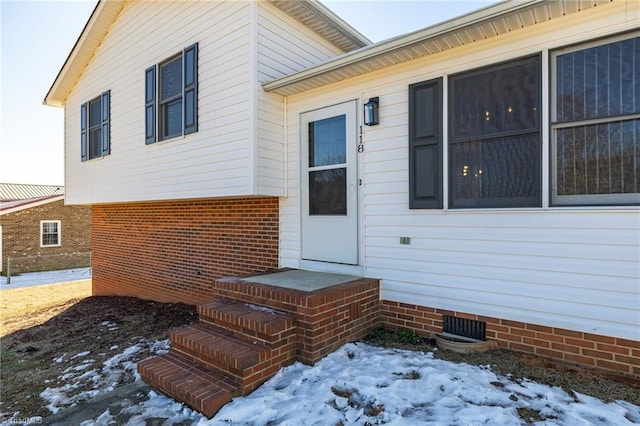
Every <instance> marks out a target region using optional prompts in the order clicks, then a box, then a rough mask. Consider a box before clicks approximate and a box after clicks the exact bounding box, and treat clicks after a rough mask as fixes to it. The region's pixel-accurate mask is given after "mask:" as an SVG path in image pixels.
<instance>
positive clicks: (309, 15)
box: [268, 0, 371, 52]
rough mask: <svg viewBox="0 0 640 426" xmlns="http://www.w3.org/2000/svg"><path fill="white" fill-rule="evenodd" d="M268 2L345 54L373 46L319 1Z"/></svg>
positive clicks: (287, 0)
mask: <svg viewBox="0 0 640 426" xmlns="http://www.w3.org/2000/svg"><path fill="white" fill-rule="evenodd" d="M268 1H269V3H271V4H273V5H274V6H276V7H277V8H278V9H280V10H282V11H283V12H285V13H286V14H287V15H289V16H291V17H293V18H294V19H296V20H298V21H299V22H301V23H302V24H304V25H305V26H307V27H309V28H311V29H312V30H313V31H315V32H316V33H318V34H320V35H321V36H322V37H324V38H325V39H327V40H329V41H330V42H331V43H333V44H334V45H335V46H337V47H338V48H340V49H341V50H342V51H343V52H350V51H352V50H356V49H359V48H361V47H363V46H367V45H370V44H371V40H369V39H368V38H366V37H365V36H364V35H362V34H361V33H360V32H358V31H357V30H356V29H355V28H353V27H352V26H351V25H349V24H348V23H347V22H345V21H344V20H342V18H340V17H339V16H338V15H336V14H335V13H333V12H332V11H331V10H330V9H328V8H327V7H326V6H324V5H323V4H322V3H320V2H319V1H317V0H298V1H292V0H268Z"/></svg>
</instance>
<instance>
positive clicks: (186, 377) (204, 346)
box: [138, 299, 296, 418]
mask: <svg viewBox="0 0 640 426" xmlns="http://www.w3.org/2000/svg"><path fill="white" fill-rule="evenodd" d="M198 311H199V315H200V316H199V321H198V323H196V324H193V325H188V326H184V327H180V328H177V329H174V330H172V331H170V332H169V339H170V341H171V349H170V351H169V353H168V354H166V355H160V356H156V357H151V358H148V359H146V360H144V361H142V362H140V363H138V372H139V373H140V376H141V377H142V379H143V380H144V381H145V382H146V383H148V384H149V385H151V386H153V387H155V388H157V389H159V390H160V391H162V392H164V393H166V394H167V395H169V396H171V397H173V398H174V399H176V400H178V401H182V402H184V403H185V404H187V405H188V406H189V407H191V408H193V409H195V410H197V411H198V412H200V413H202V414H204V415H205V416H207V417H209V418H211V417H212V416H213V415H214V414H215V413H216V412H217V411H218V410H219V409H220V408H221V407H222V406H223V405H225V404H226V403H227V402H229V401H230V400H231V398H233V397H235V396H240V395H246V394H248V393H250V392H251V391H253V390H254V389H256V388H257V387H258V386H260V385H261V384H262V383H263V382H265V381H266V380H267V379H269V378H270V377H271V376H272V375H273V374H275V373H276V372H277V371H278V370H279V369H280V368H282V367H283V366H286V365H288V364H290V363H292V362H293V361H294V358H295V351H296V333H295V331H296V330H295V321H294V318H293V317H292V316H291V315H288V314H286V313H282V312H278V311H276V310H273V309H269V308H265V307H261V306H257V305H249V304H246V303H244V302H239V301H235V300H231V299H217V300H214V301H213V302H211V303H207V304H205V305H202V306H200V307H199V308H198Z"/></svg>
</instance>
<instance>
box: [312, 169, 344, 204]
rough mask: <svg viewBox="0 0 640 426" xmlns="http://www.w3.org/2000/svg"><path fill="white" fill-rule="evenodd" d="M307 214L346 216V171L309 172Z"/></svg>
mask: <svg viewBox="0 0 640 426" xmlns="http://www.w3.org/2000/svg"><path fill="white" fill-rule="evenodd" d="M309 214H310V215H346V214H347V169H346V168H339V169H331V170H318V171H312V172H309Z"/></svg>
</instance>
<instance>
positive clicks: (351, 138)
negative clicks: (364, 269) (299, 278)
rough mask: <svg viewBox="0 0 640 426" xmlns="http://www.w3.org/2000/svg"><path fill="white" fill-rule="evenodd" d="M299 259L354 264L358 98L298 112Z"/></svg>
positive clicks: (355, 246)
mask: <svg viewBox="0 0 640 426" xmlns="http://www.w3.org/2000/svg"><path fill="white" fill-rule="evenodd" d="M300 122H301V123H300V129H301V138H300V140H301V145H302V146H301V148H302V149H301V153H302V158H301V171H302V176H301V179H302V259H304V260H316V261H323V262H334V263H343V264H349V265H357V264H358V211H357V210H358V174H357V170H356V165H357V158H356V157H357V152H356V150H357V144H356V140H357V122H356V101H350V102H346V103H343V104H339V105H334V106H331V107H327V108H323V109H319V110H315V111H311V112H307V113H304V114H302V115H301V118H300Z"/></svg>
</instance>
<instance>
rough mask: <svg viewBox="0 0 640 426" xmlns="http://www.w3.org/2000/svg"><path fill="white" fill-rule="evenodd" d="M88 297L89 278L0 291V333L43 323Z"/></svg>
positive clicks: (3, 334)
mask: <svg viewBox="0 0 640 426" xmlns="http://www.w3.org/2000/svg"><path fill="white" fill-rule="evenodd" d="M89 296H91V280H83V281H73V282H68V283H60V284H49V285H42V286H32V287H23V288H12V289H10V290H0V312H1V314H0V336H5V335H7V334H9V333H13V332H14V331H16V330H20V329H23V328H28V327H31V326H33V325H34V324H40V323H43V322H45V321H47V320H49V319H51V318H53V317H54V316H56V315H58V314H59V313H60V312H63V311H64V310H66V309H67V308H68V307H69V306H70V305H72V304H73V303H75V302H79V301H80V300H81V299H84V298H86V297H89Z"/></svg>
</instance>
